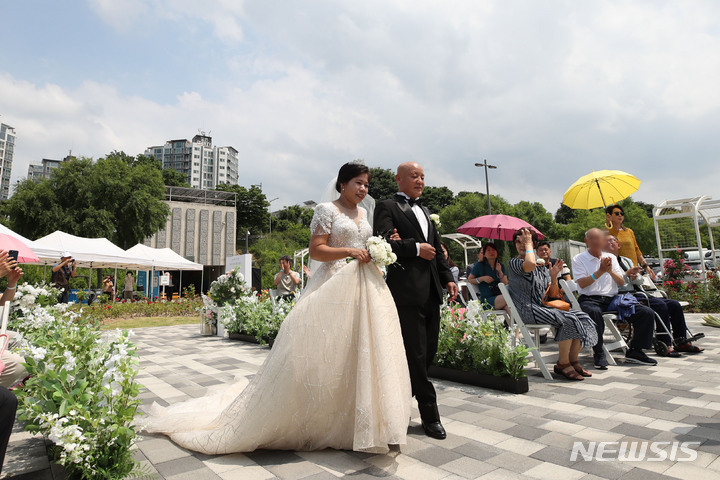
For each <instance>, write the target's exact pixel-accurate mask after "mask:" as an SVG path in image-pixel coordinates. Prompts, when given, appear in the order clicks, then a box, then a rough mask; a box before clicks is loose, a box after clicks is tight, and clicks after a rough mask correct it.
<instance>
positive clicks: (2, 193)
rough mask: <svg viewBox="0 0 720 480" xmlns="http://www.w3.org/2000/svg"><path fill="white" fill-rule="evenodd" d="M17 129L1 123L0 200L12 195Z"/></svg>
mask: <svg viewBox="0 0 720 480" xmlns="http://www.w3.org/2000/svg"><path fill="white" fill-rule="evenodd" d="M15 136H16V135H15V129H14V128H13V127H11V126H10V125H5V124H4V123H0V200H7V199H8V198H9V197H10V176H11V175H12V164H13V157H14V156H15Z"/></svg>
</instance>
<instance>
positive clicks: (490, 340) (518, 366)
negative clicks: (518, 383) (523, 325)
mask: <svg viewBox="0 0 720 480" xmlns="http://www.w3.org/2000/svg"><path fill="white" fill-rule="evenodd" d="M482 311H483V307H482V305H481V304H480V303H479V302H477V301H472V302H470V303H469V304H468V308H467V309H465V308H459V307H457V306H454V305H449V304H444V305H443V306H442V310H441V316H440V339H439V342H438V352H437V355H436V356H435V365H437V366H438V367H443V368H450V369H454V370H461V371H465V372H471V373H479V374H485V375H491V376H495V377H508V378H513V379H515V380H518V379H521V378H524V377H525V376H526V374H525V367H526V366H527V364H528V362H529V360H530V359H529V358H528V353H529V350H528V349H527V348H526V347H525V346H524V345H518V346H516V347H512V346H511V345H510V332H509V331H508V330H507V328H505V326H504V325H503V323H502V322H499V321H498V320H497V318H496V317H495V315H493V314H487V317H486V318H483V316H482V314H481V313H482Z"/></svg>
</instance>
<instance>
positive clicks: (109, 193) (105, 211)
mask: <svg viewBox="0 0 720 480" xmlns="http://www.w3.org/2000/svg"><path fill="white" fill-rule="evenodd" d="M164 198H165V187H164V184H163V180H162V173H161V171H160V170H158V169H157V168H155V167H153V166H152V165H150V164H149V163H146V162H140V163H138V164H134V158H133V157H129V156H128V155H126V154H125V153H123V152H112V153H111V154H109V155H107V156H106V157H105V158H101V159H99V160H98V161H97V162H93V161H92V159H90V158H79V159H71V160H69V161H67V162H63V163H62V164H61V165H60V166H59V167H58V168H57V169H55V170H53V172H52V173H51V175H50V178H48V179H42V180H40V181H37V182H35V181H32V180H27V179H26V180H24V181H21V182H18V183H17V185H16V187H15V194H14V195H13V196H12V197H11V198H10V199H9V200H8V201H7V202H5V204H4V205H3V213H4V214H5V215H7V216H8V217H9V223H10V227H11V228H12V229H13V230H15V231H16V232H18V233H20V234H22V235H24V236H26V237H29V238H39V237H42V236H45V235H47V234H49V233H52V232H54V231H56V230H62V231H64V232H67V233H71V234H73V235H78V236H83V237H105V238H108V239H110V240H111V241H112V242H113V243H115V244H116V245H119V246H120V247H122V248H129V247H131V246H133V245H135V244H136V243H139V242H142V241H143V240H145V238H146V237H148V236H150V235H152V234H153V233H155V232H156V231H158V230H159V229H160V228H162V227H163V226H165V223H166V221H167V216H168V214H169V209H168V207H167V205H166V204H165V203H164V202H163V200H164Z"/></svg>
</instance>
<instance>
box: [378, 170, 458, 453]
mask: <svg viewBox="0 0 720 480" xmlns="http://www.w3.org/2000/svg"><path fill="white" fill-rule="evenodd" d="M395 180H396V181H397V184H398V190H399V193H398V194H397V195H395V198H393V199H391V200H385V201H382V202H379V203H378V204H377V205H376V206H375V217H374V228H375V235H379V236H382V237H385V238H386V239H387V240H388V241H389V242H390V245H392V249H393V252H395V254H396V255H397V257H398V261H397V265H391V266H389V267H388V274H387V284H388V287H389V288H390V291H391V292H392V295H393V297H394V299H395V305H396V306H397V309H398V315H399V317H400V326H401V328H402V336H403V342H404V344H405V353H406V355H407V361H408V367H409V370H410V383H411V385H412V392H413V396H415V399H416V400H417V402H418V409H419V410H420V417H421V419H422V427H423V430H425V434H426V435H428V436H429V437H433V438H438V439H443V438H445V437H446V436H447V435H446V433H445V429H444V428H443V426H442V423H440V414H439V412H438V407H437V396H436V394H435V388H434V387H433V384H432V382H431V381H430V379H429V378H428V367H429V366H430V365H432V362H433V359H434V358H435V353H436V352H437V346H438V335H439V333H440V304H441V303H442V289H443V287H445V288H447V290H448V292H449V293H450V296H451V297H452V298H453V299H454V298H455V297H456V296H457V292H458V288H457V285H456V284H455V282H454V280H453V276H452V273H451V272H450V269H449V268H448V266H447V262H446V261H445V257H444V256H443V254H442V248H441V246H440V235H439V234H438V231H437V229H436V228H435V225H434V224H433V222H432V221H430V213H429V212H428V210H427V208H425V207H423V206H422V205H421V204H420V201H419V197H420V195H422V192H423V189H424V188H425V173H424V172H423V169H422V167H421V166H420V165H418V164H417V163H414V162H407V163H403V164H402V165H400V166H399V167H398V169H397V175H395ZM393 233H397V234H398V236H399V237H400V240H392V239H391V238H390V237H391V236H392V234H393Z"/></svg>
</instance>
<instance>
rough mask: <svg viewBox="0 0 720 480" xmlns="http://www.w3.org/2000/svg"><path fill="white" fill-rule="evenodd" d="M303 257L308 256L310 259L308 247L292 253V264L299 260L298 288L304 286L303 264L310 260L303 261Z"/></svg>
mask: <svg viewBox="0 0 720 480" xmlns="http://www.w3.org/2000/svg"><path fill="white" fill-rule="evenodd" d="M305 257H308V260H309V259H310V258H309V257H310V249H309V248H304V249H302V250H296V251H295V253H293V265H297V264H298V261H300V272H298V273H300V288H301V289H302V288H305V265H307V263H310V262H307V263H306V262H305Z"/></svg>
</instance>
